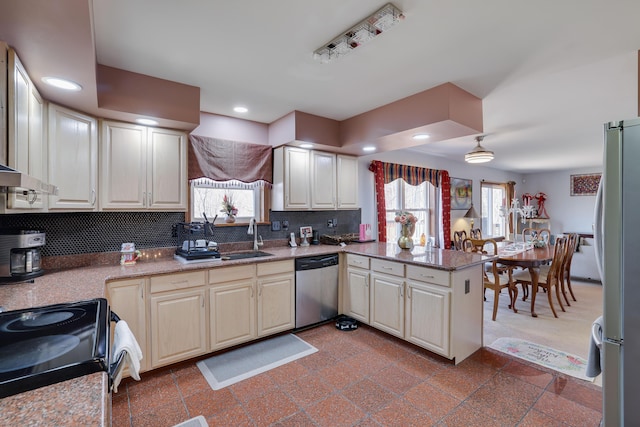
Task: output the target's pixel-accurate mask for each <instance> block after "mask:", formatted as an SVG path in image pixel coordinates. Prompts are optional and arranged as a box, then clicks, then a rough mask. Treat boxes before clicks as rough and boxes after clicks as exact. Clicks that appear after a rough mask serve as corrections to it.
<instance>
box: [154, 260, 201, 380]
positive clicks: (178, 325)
mask: <svg viewBox="0 0 640 427" xmlns="http://www.w3.org/2000/svg"><path fill="white" fill-rule="evenodd" d="M205 273H206V272H205V271H194V272H188V273H177V274H169V275H164V276H152V277H151V279H150V282H149V288H150V300H149V308H150V331H151V337H150V341H151V367H152V368H157V367H159V366H164V365H168V364H170V363H175V362H179V361H181V360H185V359H189V358H191V357H195V356H199V355H201V354H205V353H207V348H208V345H207V320H206V319H207V312H206V304H205V287H204V285H205Z"/></svg>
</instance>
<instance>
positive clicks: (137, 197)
mask: <svg viewBox="0 0 640 427" xmlns="http://www.w3.org/2000/svg"><path fill="white" fill-rule="evenodd" d="M146 138H147V129H146V128H145V127H144V126H137V125H132V124H128V123H117V122H109V121H104V122H102V138H101V140H100V207H101V208H102V209H144V208H145V207H146V201H147V200H146V185H147V167H146V165H147V163H146V158H147V152H146V150H147V145H146Z"/></svg>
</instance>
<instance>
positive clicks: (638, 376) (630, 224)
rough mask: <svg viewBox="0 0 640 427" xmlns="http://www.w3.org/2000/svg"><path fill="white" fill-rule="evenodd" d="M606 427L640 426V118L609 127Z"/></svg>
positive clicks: (602, 197) (598, 241) (603, 217)
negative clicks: (639, 399)
mask: <svg viewBox="0 0 640 427" xmlns="http://www.w3.org/2000/svg"><path fill="white" fill-rule="evenodd" d="M594 237H595V246H596V259H597V260H598V264H599V266H600V271H601V276H602V284H603V309H604V313H603V320H604V323H603V328H602V331H603V333H602V387H603V407H604V425H605V426H606V427H616V426H640V404H639V403H638V396H640V119H632V120H625V121H621V122H613V123H608V124H606V125H605V144H604V173H603V176H602V180H601V183H600V189H599V191H598V196H597V199H596V213H595V224H594Z"/></svg>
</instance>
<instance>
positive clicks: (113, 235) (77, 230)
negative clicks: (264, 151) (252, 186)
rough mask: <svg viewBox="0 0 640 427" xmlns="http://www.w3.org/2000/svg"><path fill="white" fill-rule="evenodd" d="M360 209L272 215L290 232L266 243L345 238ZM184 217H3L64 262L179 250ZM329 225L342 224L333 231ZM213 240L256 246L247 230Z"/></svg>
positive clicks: (223, 230)
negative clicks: (128, 248) (132, 250)
mask: <svg viewBox="0 0 640 427" xmlns="http://www.w3.org/2000/svg"><path fill="white" fill-rule="evenodd" d="M360 218H361V212H360V209H355V210H340V211H272V212H271V220H272V221H281V222H282V221H288V222H289V229H288V230H282V229H281V230H280V231H271V226H270V225H269V224H265V225H259V226H258V234H259V235H261V236H262V238H263V239H264V240H274V239H287V238H288V236H289V233H292V232H294V233H295V234H296V236H298V235H299V232H300V227H301V226H311V227H312V228H313V229H314V230H318V231H320V234H344V233H355V232H357V231H358V225H359V223H360ZM184 219H185V216H184V213H183V212H70V213H34V214H9V215H0V224H1V225H0V227H2V228H17V229H28V230H41V231H44V232H45V233H47V244H46V245H45V246H44V248H43V249H42V255H43V256H45V257H47V256H62V255H74V254H88V253H96V252H119V251H120V246H121V245H122V243H125V242H134V243H135V244H136V248H137V249H148V248H160V247H170V246H176V245H177V238H176V237H175V236H172V233H171V229H172V226H173V225H174V224H175V223H178V222H183V221H184ZM328 220H331V221H332V222H333V221H334V220H337V223H338V225H337V227H333V228H329V227H328V226H327V222H328ZM213 239H214V240H215V241H217V242H218V243H230V242H250V241H252V240H253V236H251V235H248V234H247V225H246V224H245V225H238V226H232V227H228V226H225V227H215V228H214V232H213Z"/></svg>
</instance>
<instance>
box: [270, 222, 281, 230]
mask: <svg viewBox="0 0 640 427" xmlns="http://www.w3.org/2000/svg"><path fill="white" fill-rule="evenodd" d="M271 231H280V221H271Z"/></svg>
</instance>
